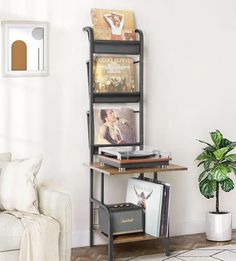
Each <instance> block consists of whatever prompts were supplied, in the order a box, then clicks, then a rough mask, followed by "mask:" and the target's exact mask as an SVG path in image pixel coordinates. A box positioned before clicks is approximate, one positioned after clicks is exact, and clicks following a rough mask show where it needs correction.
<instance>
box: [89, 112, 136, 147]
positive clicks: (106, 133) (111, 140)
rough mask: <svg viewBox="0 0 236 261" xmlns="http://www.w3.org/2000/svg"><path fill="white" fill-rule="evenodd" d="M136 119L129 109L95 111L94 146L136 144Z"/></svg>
mask: <svg viewBox="0 0 236 261" xmlns="http://www.w3.org/2000/svg"><path fill="white" fill-rule="evenodd" d="M136 117H137V115H136V113H135V112H134V111H133V110H132V109H130V108H120V109H111V108H108V109H95V110H94V141H95V144H100V145H101V144H114V145H119V144H130V143H136V142H137V139H136V137H137V135H136V132H137V131H136Z"/></svg>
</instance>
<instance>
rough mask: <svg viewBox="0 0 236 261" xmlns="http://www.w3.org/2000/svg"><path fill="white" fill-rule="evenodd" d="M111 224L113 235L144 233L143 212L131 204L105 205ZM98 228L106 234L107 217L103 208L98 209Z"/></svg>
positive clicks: (140, 208)
mask: <svg viewBox="0 0 236 261" xmlns="http://www.w3.org/2000/svg"><path fill="white" fill-rule="evenodd" d="M107 206H108V208H109V210H110V212H111V220H112V222H113V235H122V234H129V233H137V232H144V224H145V223H144V211H143V208H142V207H139V206H137V205H134V204H132V203H120V204H112V205H107ZM98 217H99V228H100V230H101V231H102V232H103V233H104V234H106V235H107V234H108V218H109V217H108V216H107V214H106V212H105V211H104V209H103V208H101V207H99V209H98Z"/></svg>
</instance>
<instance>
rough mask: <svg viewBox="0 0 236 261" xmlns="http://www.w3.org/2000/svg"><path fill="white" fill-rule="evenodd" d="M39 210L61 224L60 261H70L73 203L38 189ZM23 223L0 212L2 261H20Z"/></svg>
mask: <svg viewBox="0 0 236 261" xmlns="http://www.w3.org/2000/svg"><path fill="white" fill-rule="evenodd" d="M38 195H39V210H40V212H41V213H43V214H44V215H47V216H51V217H53V218H55V219H56V220H57V221H58V222H59V223H60V239H59V251H60V261H70V256H71V203H70V199H69V197H68V196H67V195H65V194H63V193H60V192H57V191H52V190H49V189H48V188H46V187H39V188H38ZM22 232H23V227H22V224H21V221H20V220H19V219H17V218H15V217H14V216H11V215H7V214H5V213H3V212H0V260H1V261H2V260H4V261H18V257H19V249H20V242H21V235H22Z"/></svg>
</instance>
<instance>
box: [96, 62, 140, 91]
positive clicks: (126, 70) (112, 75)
mask: <svg viewBox="0 0 236 261" xmlns="http://www.w3.org/2000/svg"><path fill="white" fill-rule="evenodd" d="M135 90H136V89H135V70H134V60H133V58H131V57H96V58H95V60H94V92H134V91H135Z"/></svg>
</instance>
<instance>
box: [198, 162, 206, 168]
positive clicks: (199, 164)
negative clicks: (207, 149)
mask: <svg viewBox="0 0 236 261" xmlns="http://www.w3.org/2000/svg"><path fill="white" fill-rule="evenodd" d="M204 162H205V161H201V162H200V163H198V164H197V166H198V167H199V166H201V165H202V164H203V163H204Z"/></svg>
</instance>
